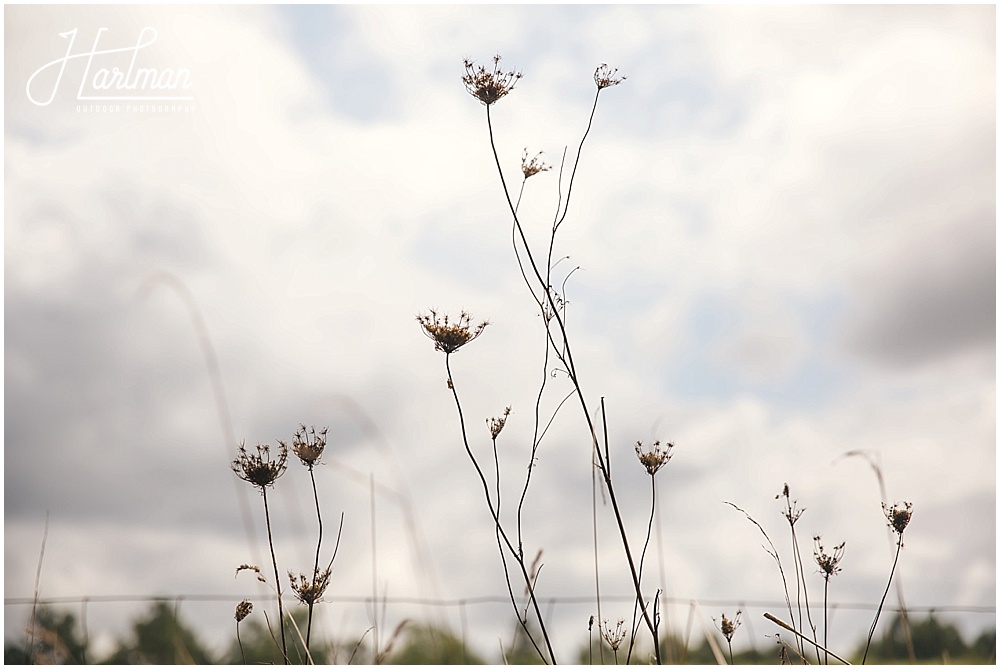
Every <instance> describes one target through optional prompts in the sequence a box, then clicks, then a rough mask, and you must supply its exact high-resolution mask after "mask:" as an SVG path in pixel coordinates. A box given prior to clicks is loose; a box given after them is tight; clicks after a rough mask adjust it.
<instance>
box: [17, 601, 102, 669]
mask: <svg viewBox="0 0 1000 669" xmlns="http://www.w3.org/2000/svg"><path fill="white" fill-rule="evenodd" d="M76 626H77V625H76V617H75V616H74V615H73V614H72V613H58V612H56V611H52V610H50V609H47V608H45V607H42V608H40V609H38V610H37V611H36V612H35V626H34V631H33V635H34V639H33V642H32V632H30V631H29V632H27V633H25V636H24V641H23V642H22V643H20V644H17V643H7V644H5V645H4V651H3V661H4V664H32V663H34V664H84V663H86V661H87V644H86V643H85V642H84V641H83V640H81V639H80V638H79V637H78V636H77V631H76ZM30 645H33V649H29V648H28V646H30Z"/></svg>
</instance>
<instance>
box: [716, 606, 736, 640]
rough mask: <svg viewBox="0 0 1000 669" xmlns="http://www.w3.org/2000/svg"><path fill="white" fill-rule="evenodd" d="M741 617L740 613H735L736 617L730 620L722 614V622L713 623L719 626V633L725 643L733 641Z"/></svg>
mask: <svg viewBox="0 0 1000 669" xmlns="http://www.w3.org/2000/svg"><path fill="white" fill-rule="evenodd" d="M741 615H743V612H742V611H737V612H736V617H735V618H733V619H732V620H730V619H729V618H727V617H726V614H725V613H723V614H722V622H721V623H720V622H718V621H715V618H712V620H713V621H715V624H716V625H718V626H719V631H720V632H722V636H724V637H726V641H728V642H731V641H732V640H733V635H734V634H736V630H737V628H739V626H740V616H741Z"/></svg>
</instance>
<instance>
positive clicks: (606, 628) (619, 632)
mask: <svg viewBox="0 0 1000 669" xmlns="http://www.w3.org/2000/svg"><path fill="white" fill-rule="evenodd" d="M627 633H628V630H627V629H626V628H625V621H624V620H623V619H622V618H619V619H618V625H617V626H616V627H615V631H614V632H612V631H611V626H610V625H609V624H608V621H607V620H605V621H604V625H602V627H601V636H603V637H604V640H605V641H607V642H608V645H609V646H611V650H613V651H615V652H616V653H617V652H618V647H619V646H621V645H622V641H623V640H624V639H625V636H626V634H627Z"/></svg>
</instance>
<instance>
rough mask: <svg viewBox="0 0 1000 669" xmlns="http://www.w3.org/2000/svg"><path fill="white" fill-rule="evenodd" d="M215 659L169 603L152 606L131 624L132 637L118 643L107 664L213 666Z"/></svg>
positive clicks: (106, 661) (158, 603) (157, 603)
mask: <svg viewBox="0 0 1000 669" xmlns="http://www.w3.org/2000/svg"><path fill="white" fill-rule="evenodd" d="M212 661H213V660H212V658H211V656H210V655H209V653H208V651H206V650H205V649H204V648H203V647H202V645H201V644H200V643H199V642H198V640H197V639H196V638H195V635H194V632H192V631H191V630H190V629H188V628H187V626H185V625H184V623H182V622H181V620H180V618H179V617H178V616H177V615H175V613H174V608H173V606H171V605H170V604H168V603H167V602H156V603H155V604H153V606H152V608H151V609H150V611H149V614H148V615H147V616H146V617H145V618H141V619H139V620H137V621H136V622H134V623H133V624H132V635H131V638H129V639H125V640H122V641H119V643H118V650H116V651H115V653H114V654H113V655H112V656H111V657H109V658H108V659H107V660H105V664H211V663H212Z"/></svg>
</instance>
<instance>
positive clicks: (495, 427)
mask: <svg viewBox="0 0 1000 669" xmlns="http://www.w3.org/2000/svg"><path fill="white" fill-rule="evenodd" d="M509 415H510V407H507V408H505V409H504V410H503V415H502V416H500V417H499V418H487V419H486V425H487V426H488V427H489V428H490V435H492V437H493V439H494V440H496V438H497V437H498V436H500V431H501V430H503V426H504V425H506V424H507V416H509Z"/></svg>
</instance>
